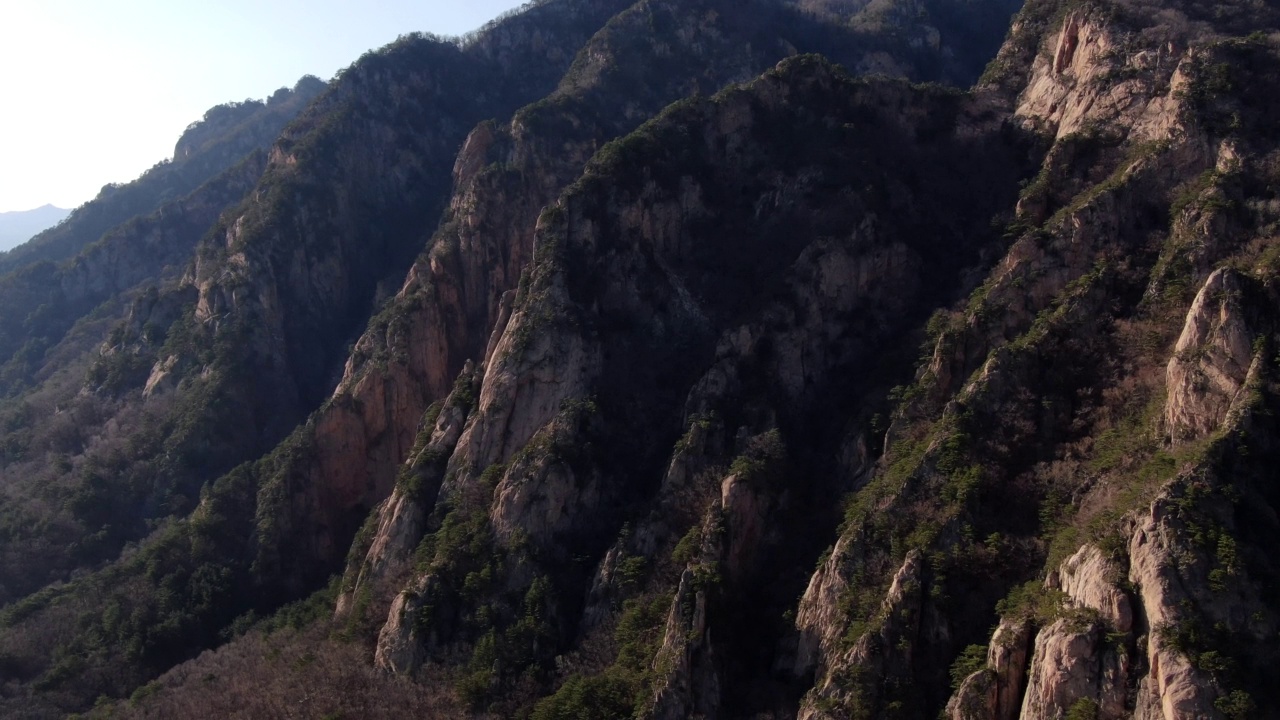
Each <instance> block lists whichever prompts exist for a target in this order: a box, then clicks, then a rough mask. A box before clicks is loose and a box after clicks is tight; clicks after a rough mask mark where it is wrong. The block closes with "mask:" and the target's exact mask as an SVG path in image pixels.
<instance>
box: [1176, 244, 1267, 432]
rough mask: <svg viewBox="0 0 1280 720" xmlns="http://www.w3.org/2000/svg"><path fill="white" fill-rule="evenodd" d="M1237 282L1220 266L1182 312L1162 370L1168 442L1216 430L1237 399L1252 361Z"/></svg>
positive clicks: (1249, 334)
mask: <svg viewBox="0 0 1280 720" xmlns="http://www.w3.org/2000/svg"><path fill="white" fill-rule="evenodd" d="M1243 282H1244V281H1243V280H1242V279H1241V278H1240V277H1239V275H1238V274H1236V273H1235V272H1234V271H1232V270H1230V269H1227V268H1222V269H1219V270H1216V271H1214V273H1213V274H1212V275H1210V276H1209V278H1208V279H1207V280H1206V281H1205V283H1204V286H1203V287H1201V288H1200V292H1199V293H1197V294H1196V299H1195V301H1194V302H1193V303H1192V304H1191V309H1190V311H1188V313H1187V320H1186V323H1185V324H1184V325H1183V327H1182V334H1181V335H1180V336H1179V337H1178V344H1177V345H1176V346H1174V351H1173V352H1174V354H1173V357H1172V358H1170V359H1169V366H1168V370H1167V373H1168V380H1167V383H1168V388H1169V390H1168V392H1169V400H1168V403H1167V404H1166V405H1165V408H1166V410H1165V422H1166V423H1167V425H1168V427H1169V434H1170V436H1171V437H1172V440H1173V442H1175V443H1178V442H1186V441H1190V440H1198V439H1200V438H1203V437H1205V436H1207V435H1209V434H1210V433H1212V432H1214V431H1216V430H1217V429H1218V428H1220V427H1221V426H1222V421H1223V420H1225V419H1226V416H1227V411H1228V410H1230V409H1231V406H1232V405H1233V404H1234V403H1235V402H1236V400H1237V399H1238V397H1239V395H1240V392H1241V390H1242V389H1243V388H1244V385H1245V380H1246V378H1247V377H1248V374H1249V366H1250V364H1251V363H1252V361H1253V354H1254V351H1253V339H1254V337H1255V334H1254V333H1253V332H1252V331H1251V330H1250V329H1249V326H1248V322H1247V315H1246V314H1245V310H1244V305H1243V299H1242V297H1241V296H1242V294H1243V292H1244V287H1243Z"/></svg>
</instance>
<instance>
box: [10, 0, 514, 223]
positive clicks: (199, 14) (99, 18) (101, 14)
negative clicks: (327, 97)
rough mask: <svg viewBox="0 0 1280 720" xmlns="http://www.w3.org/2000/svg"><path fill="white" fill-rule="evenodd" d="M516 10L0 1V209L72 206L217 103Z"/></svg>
mask: <svg viewBox="0 0 1280 720" xmlns="http://www.w3.org/2000/svg"><path fill="white" fill-rule="evenodd" d="M521 4H523V2H522V0H463V1H461V2H460V1H458V0H418V1H417V2H414V1H413V0H362V1H356V0H310V1H308V2H303V1H302V0H205V1H203V2H196V1H195V0H0V212H4V211H9V210H27V209H31V208H34V207H38V206H40V205H43V204H45V203H53V204H54V205H58V206H61V207H66V208H72V207H76V206H78V205H80V204H81V203H84V202H85V201H87V200H90V199H92V198H93V196H94V195H96V194H97V192H98V190H99V189H100V188H101V187H102V186H103V185H105V184H107V183H109V182H128V181H130V180H133V179H134V178H136V177H137V176H138V175H140V174H141V173H142V172H143V171H144V170H146V169H147V168H149V167H151V166H152V165H154V164H156V163H157V162H159V161H161V160H163V159H166V158H168V157H170V156H171V155H172V154H173V145H174V143H175V142H176V141H177V139H178V136H179V135H181V134H182V130H183V129H184V128H186V126H187V125H188V124H189V123H191V122H192V121H194V120H198V119H200V118H201V117H202V116H203V115H204V112H205V110H208V109H209V108H210V107H212V106H214V105H219V104H221V103H224V102H229V101H233V100H245V99H247V98H254V99H262V98H265V97H266V96H268V95H270V94H271V93H272V92H274V91H275V90H276V89H277V88H280V87H286V86H287V87H292V86H293V84H294V83H295V82H297V80H298V78H300V77H302V76H303V75H306V74H311V75H316V76H318V77H320V78H322V79H325V80H328V79H329V78H331V77H332V76H333V74H334V73H335V72H336V71H337V70H339V69H341V68H344V67H346V66H348V65H350V64H351V63H352V62H354V61H355V60H356V58H358V57H359V56H360V55H361V54H363V53H364V52H365V51H366V50H370V49H373V48H377V47H381V46H383V45H385V44H387V43H389V42H391V41H393V40H395V39H396V37H397V36H399V35H401V34H404V33H408V32H413V31H419V30H420V31H427V32H435V33H439V34H442V35H459V34H462V33H464V32H467V31H469V30H474V29H476V28H477V27H479V26H481V25H483V24H484V23H485V22H486V21H488V20H490V19H492V18H493V17H495V16H496V15H498V14H500V13H502V12H503V11H505V10H508V9H511V8H513V7H516V6H519V5H521Z"/></svg>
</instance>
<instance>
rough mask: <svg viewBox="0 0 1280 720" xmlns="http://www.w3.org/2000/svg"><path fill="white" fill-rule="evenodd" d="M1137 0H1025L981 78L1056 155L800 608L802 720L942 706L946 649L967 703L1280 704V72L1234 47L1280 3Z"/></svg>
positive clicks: (1128, 710)
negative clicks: (1273, 456)
mask: <svg viewBox="0 0 1280 720" xmlns="http://www.w3.org/2000/svg"><path fill="white" fill-rule="evenodd" d="M1146 10H1148V8H1138V7H1132V6H1127V5H1125V4H1115V5H1103V6H1099V5H1082V6H1062V5H1059V6H1054V5H1053V4H1051V3H1043V4H1041V3H1032V4H1029V5H1028V7H1027V8H1026V9H1025V10H1024V11H1023V14H1022V16H1021V17H1020V20H1019V21H1018V22H1017V23H1016V24H1015V30H1014V33H1013V37H1012V40H1011V42H1010V44H1009V45H1007V46H1006V49H1005V51H1003V52H1002V54H1001V59H1000V60H999V61H997V63H996V64H995V65H994V66H993V72H992V73H991V77H992V79H993V81H994V82H995V83H997V84H998V85H997V86H1003V87H1004V88H1005V89H1006V90H1008V89H1009V88H1015V91H1014V92H1016V93H1017V98H1016V103H1015V110H1014V114H1013V119H1014V120H1015V121H1016V122H1019V123H1020V124H1022V125H1023V126H1024V127H1028V128H1032V129H1035V130H1036V131H1038V132H1041V133H1043V134H1045V135H1046V136H1047V137H1050V138H1053V139H1054V140H1055V142H1054V145H1053V147H1052V149H1051V150H1050V152H1049V153H1048V156H1047V158H1046V161H1045V166H1044V168H1043V170H1042V172H1041V174H1040V176H1039V177H1038V178H1037V179H1036V180H1035V181H1034V182H1033V183H1031V184H1030V185H1028V186H1027V188H1026V189H1025V191H1024V193H1023V195H1022V198H1021V200H1020V202H1019V205H1018V219H1017V222H1016V223H1015V224H1014V226H1013V229H1014V230H1015V232H1017V233H1018V234H1019V237H1018V239H1017V241H1016V242H1015V243H1014V244H1013V246H1012V247H1011V248H1010V250H1009V252H1008V253H1007V254H1006V255H1005V256H1004V258H1003V259H1002V260H1001V261H1000V262H999V263H998V264H997V265H996V267H995V269H994V270H993V271H992V273H991V274H990V275H989V277H988V279H987V281H986V282H985V283H984V284H983V286H982V287H981V288H980V289H979V290H978V291H976V292H975V293H974V294H973V296H972V297H971V299H970V300H969V301H968V303H966V304H965V305H964V306H962V307H961V309H960V310H959V311H958V312H950V313H947V314H944V315H940V316H939V317H938V321H937V323H936V327H937V330H938V331H939V334H938V338H937V340H936V342H935V343H934V346H933V352H932V356H931V357H930V358H928V359H927V360H926V361H925V362H924V363H923V364H922V366H921V368H920V370H919V372H918V374H917V378H916V382H915V383H914V384H912V385H911V386H909V387H906V388H904V389H903V390H902V392H901V396H902V397H903V401H902V402H901V403H900V404H899V406H898V409H897V410H896V411H895V414H894V419H893V422H892V426H891V429H890V432H889V434H888V437H887V438H886V441H885V446H886V451H885V457H884V458H883V459H882V460H881V461H880V464H879V469H878V470H877V472H876V473H875V474H874V476H873V478H872V479H871V482H870V483H869V484H868V486H867V488H866V489H864V490H862V491H860V492H859V493H858V494H857V495H855V496H854V498H853V503H852V504H851V506H850V511H849V514H848V517H847V520H846V525H845V529H844V531H843V532H842V534H841V537H840V540H839V541H838V542H837V543H836V545H835V548H834V551H833V552H832V554H831V556H830V557H829V558H828V559H827V560H825V561H824V562H823V563H822V565H821V566H820V567H819V570H818V572H817V573H816V574H815V575H814V577H813V579H812V581H811V582H810V585H809V589H808V591H807V592H806V594H805V597H804V599H803V600H802V601H801V604H800V608H799V611H798V613H797V628H798V630H799V631H800V638H801V646H802V647H803V648H808V652H807V653H805V654H804V655H802V660H804V662H803V663H801V664H799V665H798V666H797V670H798V671H808V670H810V669H814V670H816V675H817V684H816V686H815V688H814V689H813V690H812V691H811V692H810V693H809V695H808V696H807V697H806V699H805V702H804V703H803V705H802V708H801V713H800V715H801V717H877V716H885V715H889V714H891V713H902V714H905V715H914V714H917V713H925V714H927V713H930V712H935V711H936V710H937V709H938V708H939V707H940V705H941V692H943V691H944V690H945V688H946V686H947V682H946V681H947V676H948V672H947V670H948V665H951V675H952V677H954V679H955V682H956V683H957V684H958V687H959V689H958V693H957V694H956V695H955V697H954V698H952V700H951V701H950V702H949V703H948V705H947V712H948V714H949V716H950V717H955V718H961V717H964V718H979V717H981V718H996V717H1001V718H1004V717H1022V718H1053V717H1064V716H1068V717H1099V718H1104V717H1105V718H1120V717H1139V718H1147V717H1152V718H1154V717H1163V718H1174V717H1253V716H1255V713H1258V712H1261V711H1262V709H1264V708H1269V707H1274V706H1275V700H1274V699H1273V698H1272V697H1271V694H1272V692H1273V689H1272V688H1271V687H1269V685H1268V683H1266V682H1264V681H1262V678H1263V677H1265V670H1263V668H1266V667H1269V666H1270V663H1273V662H1274V658H1273V651H1272V650H1271V649H1269V646H1268V644H1267V641H1265V640H1263V638H1267V637H1270V636H1271V633H1273V632H1274V630H1273V628H1274V620H1273V618H1274V613H1275V607H1276V606H1275V602H1274V597H1271V596H1270V593H1272V592H1273V591H1272V590H1271V589H1270V588H1273V587H1274V582H1275V577H1276V576H1275V570H1274V567H1273V564H1272V563H1271V562H1270V561H1269V560H1267V559H1266V555H1265V552H1266V551H1265V550H1263V548H1266V547H1268V546H1269V545H1272V544H1274V542H1275V539H1276V537H1277V536H1276V530H1277V527H1276V524H1275V522H1274V520H1273V519H1271V518H1274V512H1275V510H1274V508H1275V505H1274V502H1275V499H1274V497H1271V496H1270V495H1269V494H1268V491H1266V490H1264V489H1262V488H1265V487H1267V485H1266V484H1265V483H1264V484H1261V485H1260V484H1259V481H1260V479H1261V478H1262V477H1264V476H1265V471H1262V470H1261V467H1263V466H1265V464H1266V463H1267V462H1269V460H1267V459H1262V458H1259V459H1255V457H1256V456H1254V455H1253V453H1254V452H1258V453H1260V454H1261V455H1262V457H1263V458H1267V457H1269V455H1268V453H1269V452H1270V451H1269V450H1266V449H1264V448H1267V447H1269V441H1268V440H1266V439H1265V438H1267V437H1268V434H1269V431H1268V430H1266V429H1264V426H1265V422H1264V423H1263V424H1262V425H1259V424H1258V420H1257V418H1258V417H1259V416H1260V415H1261V416H1265V415H1266V412H1267V411H1266V410H1265V408H1266V407H1268V406H1269V405H1270V404H1271V403H1272V402H1274V399H1273V398H1274V396H1273V395H1272V393H1273V392H1274V390H1273V389H1272V388H1271V385H1270V381H1269V380H1268V379H1267V378H1268V377H1269V372H1270V371H1269V370H1268V362H1269V361H1268V360H1267V355H1266V354H1265V353H1266V351H1265V348H1266V347H1267V346H1268V343H1270V342H1272V340H1271V339H1270V334H1269V333H1270V332H1271V330H1270V329H1269V328H1270V327H1271V324H1270V323H1271V322H1272V321H1271V320H1270V318H1272V317H1274V315H1275V312H1276V310H1275V307H1276V306H1275V299H1274V298H1273V297H1271V296H1270V295H1269V292H1270V291H1269V290H1266V289H1265V288H1267V287H1269V286H1270V284H1271V283H1272V282H1273V281H1272V280H1271V279H1270V277H1271V272H1272V271H1271V270H1270V269H1269V267H1268V266H1269V263H1267V262H1263V263H1262V264H1259V262H1260V261H1261V259H1262V258H1263V257H1264V256H1266V255H1267V251H1266V250H1265V248H1266V247H1267V245H1268V244H1269V240H1270V237H1271V233H1272V228H1273V227H1274V225H1273V224H1272V223H1274V219H1273V218H1272V217H1271V210H1270V209H1269V206H1268V200H1269V198H1270V195H1271V191H1270V190H1268V189H1267V188H1268V187H1269V186H1270V183H1271V181H1270V180H1269V179H1268V178H1269V177H1270V176H1271V173H1272V172H1273V170H1272V168H1274V167H1275V165H1274V160H1273V159H1272V157H1273V154H1274V152H1275V145H1274V140H1275V136H1274V133H1273V132H1272V131H1271V130H1270V129H1268V127H1267V125H1266V121H1265V120H1264V119H1263V118H1266V117H1269V116H1270V115H1271V113H1272V112H1273V108H1271V107H1270V101H1269V100H1261V98H1266V97H1271V96H1272V92H1273V91H1272V90H1269V89H1265V88H1270V87H1272V86H1273V84H1274V83H1275V82H1276V78H1277V75H1276V74H1275V71H1274V67H1275V66H1274V64H1273V63H1274V62H1275V60H1274V58H1275V49H1274V48H1273V47H1272V46H1271V44H1270V43H1269V41H1268V40H1267V39H1266V38H1265V37H1264V36H1262V35H1254V36H1250V38H1249V39H1243V38H1237V39H1227V38H1230V36H1231V35H1232V34H1233V33H1238V32H1241V29H1242V28H1245V27H1248V28H1257V27H1274V26H1275V20H1276V18H1275V15H1274V12H1273V11H1272V10H1270V9H1269V8H1262V7H1254V6H1248V7H1246V6H1224V7H1223V8H1222V10H1221V11H1220V12H1218V13H1215V15H1214V16H1212V17H1208V16H1205V15H1202V14H1201V13H1202V12H1203V9H1202V8H1200V7H1199V6H1185V7H1184V6H1181V5H1178V4H1175V3H1171V4H1167V5H1166V6H1164V7H1163V8H1162V12H1161V13H1159V14H1154V13H1148V12H1146ZM1246 17H1247V18H1248V19H1247V20H1245V18H1246ZM1031 29H1034V32H1035V33H1036V34H1035V35H1028V34H1027V33H1028V32H1030V31H1031ZM1028 38H1030V39H1028ZM1028 52H1029V53H1032V55H1031V57H1033V58H1034V59H1033V60H1032V61H1030V62H1028V63H1027V65H1025V66H1022V67H1023V69H1021V70H1017V69H1016V68H1017V66H1016V65H1009V64H1007V63H1010V62H1012V60H1013V59H1014V58H1017V57H1018V56H1019V55H1020V54H1021V55H1023V56H1024V57H1025V56H1026V54H1027V53H1028ZM1010 78H1014V80H1011V79H1010ZM1016 78H1022V80H1021V81H1020V82H1021V83H1023V84H1022V85H1021V86H1020V87H1021V89H1020V90H1019V89H1016V88H1019V84H1018V81H1017V80H1016ZM1224 265H1228V266H1231V267H1236V268H1240V269H1241V271H1242V272H1243V273H1244V274H1232V273H1231V272H1230V271H1226V270H1218V271H1216V272H1214V269H1215V268H1220V267H1222V266H1224ZM1197 291H1199V294H1198V297H1196V295H1197ZM1193 297H1194V298H1195V299H1194V301H1193ZM1220 298H1240V299H1239V300H1234V299H1233V300H1220ZM1246 308H1247V309H1246ZM1184 316H1185V317H1186V321H1185V328H1184V326H1183V318H1184ZM1245 318H1248V319H1247V320H1246V319H1245ZM1179 332H1181V337H1179ZM1215 348H1221V349H1220V350H1218V349H1215ZM1201 353H1205V354H1203V355H1202V354H1201ZM1166 366H1167V369H1166ZM1246 376H1247V377H1246ZM1246 383H1248V384H1249V388H1250V390H1249V391H1247V392H1246V391H1242V390H1241V389H1242V388H1243V387H1244V386H1245V385H1246ZM1255 431H1256V432H1257V434H1254V433H1255ZM1246 446H1247V448H1248V453H1249V454H1248V456H1247V457H1248V458H1249V459H1248V460H1245V459H1244V458H1245V457H1246V456H1245V455H1244V454H1243V453H1241V451H1240V448H1241V447H1246ZM1253 462H1259V463H1262V465H1258V466H1253V465H1251V464H1250V463H1253ZM1223 498H1227V499H1225V500H1224V499H1223ZM1242 498H1248V500H1239V499H1242ZM1246 558H1249V559H1248V560H1246ZM1041 563H1044V565H1043V571H1042V570H1041V568H1042V565H1041ZM1025 581H1029V582H1028V583H1027V584H1025V585H1023V584H1022V583H1023V582H1025ZM868 588H870V590H869V589H868ZM877 588H888V590H887V591H886V590H881V589H877ZM1006 592H1007V593H1008V595H1007V597H1005V598H1004V599H1000V596H1001V595H1003V594H1005V593H1006ZM997 600H999V602H997ZM997 620H999V621H1000V624H999V627H998V629H997V630H996V632H995V634H994V635H993V637H992V638H991V641H990V643H989V645H987V646H986V648H984V647H982V646H980V645H979V644H980V643H982V642H983V639H982V638H981V634H980V633H981V630H980V629H981V628H984V627H989V626H991V625H992V624H993V623H995V622H996V621H997ZM966 645H968V646H970V647H969V649H968V650H966V651H964V652H963V653H962V652H961V649H962V648H964V647H965V646H966ZM984 656H985V658H984ZM956 658H958V659H956ZM953 659H956V661H955V663H954V664H952V660H953ZM972 671H976V672H973V674H972V675H970V674H969V673H970V672H972ZM922 691H923V692H922ZM930 693H932V694H930Z"/></svg>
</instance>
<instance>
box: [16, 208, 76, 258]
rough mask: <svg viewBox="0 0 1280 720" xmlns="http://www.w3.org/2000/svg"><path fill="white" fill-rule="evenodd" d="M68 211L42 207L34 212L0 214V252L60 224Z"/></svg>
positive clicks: (23, 211) (68, 213) (21, 211)
mask: <svg viewBox="0 0 1280 720" xmlns="http://www.w3.org/2000/svg"><path fill="white" fill-rule="evenodd" d="M70 214H71V211H70V210H63V209H62V208H59V207H54V206H52V205H43V206H41V207H38V208H36V209H34V210H15V211H12V212H2V213H0V250H9V249H11V248H14V247H16V246H18V245H21V244H22V243H24V242H26V241H28V240H30V239H31V237H32V236H33V235H35V234H36V233H38V232H40V231H41V230H46V229H48V228H51V227H53V226H54V225H57V224H58V223H60V222H62V220H63V219H64V218H66V217H67V215H70Z"/></svg>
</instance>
